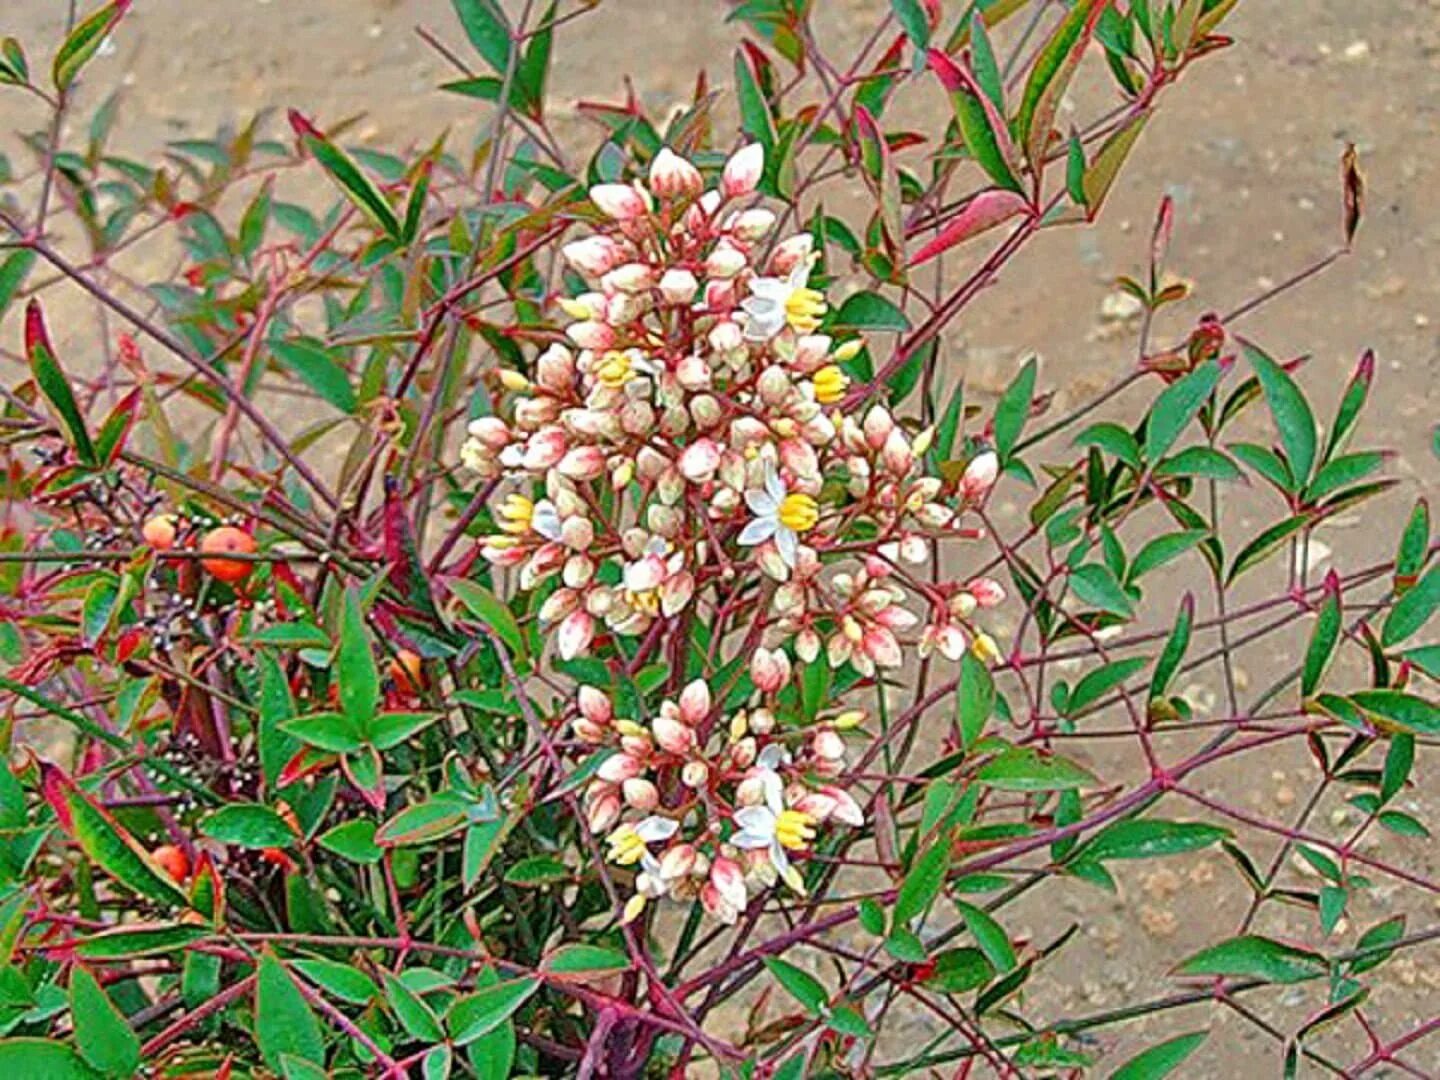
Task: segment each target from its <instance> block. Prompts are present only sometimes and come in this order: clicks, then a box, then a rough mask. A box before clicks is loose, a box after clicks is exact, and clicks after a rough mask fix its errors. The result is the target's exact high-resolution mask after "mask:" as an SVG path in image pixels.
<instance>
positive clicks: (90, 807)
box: [40, 762, 189, 907]
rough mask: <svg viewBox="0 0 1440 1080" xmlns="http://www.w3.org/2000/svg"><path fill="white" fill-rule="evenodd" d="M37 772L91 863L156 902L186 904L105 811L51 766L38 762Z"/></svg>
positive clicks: (160, 871) (45, 789) (168, 876)
mask: <svg viewBox="0 0 1440 1080" xmlns="http://www.w3.org/2000/svg"><path fill="white" fill-rule="evenodd" d="M40 771H41V777H42V785H43V787H44V792H45V798H46V800H47V801H48V802H49V803H50V805H51V807H52V808H54V810H55V814H56V816H57V817H58V818H59V819H60V823H61V825H62V826H63V827H64V828H65V830H66V832H68V833H69V834H70V835H71V836H72V837H73V838H74V840H75V842H76V843H77V844H79V845H80V850H81V851H83V852H84V853H85V854H86V856H87V857H89V858H90V860H91V861H92V862H94V863H95V864H96V865H97V866H99V867H100V868H101V869H102V870H104V871H105V872H106V873H107V874H109V875H110V876H111V877H113V878H115V879H116V880H117V881H119V882H120V883H121V884H122V885H124V886H126V887H127V888H129V889H133V890H134V891H135V892H137V893H139V894H140V895H141V896H146V897H149V898H150V899H151V900H154V901H156V902H157V903H160V904H166V905H173V906H178V907H188V906H189V901H188V899H187V898H186V896H185V893H184V892H182V891H181V890H180V888H179V887H178V886H176V884H175V882H174V880H173V879H172V878H171V877H170V875H169V874H167V873H166V872H165V871H164V870H163V869H161V867H160V865H159V864H158V863H156V862H155V860H154V859H152V858H151V857H150V853H149V852H148V851H146V850H145V848H144V847H142V846H141V845H140V843H139V842H138V841H137V840H136V839H135V838H134V837H133V836H131V835H130V833H129V832H127V831H126V830H125V829H124V828H123V827H122V826H121V825H120V824H119V822H117V821H116V820H115V819H114V818H113V817H112V816H111V815H110V813H109V812H108V811H107V810H105V809H103V808H102V807H101V806H100V805H99V804H97V803H96V802H95V801H94V800H92V799H91V798H90V797H89V796H88V795H86V794H85V793H84V792H83V791H81V790H80V788H79V787H78V786H77V785H76V784H75V782H74V781H73V780H71V779H70V777H68V776H66V775H65V774H64V773H63V772H62V771H61V770H60V769H58V768H56V767H55V766H53V765H50V764H48V763H46V762H42V763H41V765H40Z"/></svg>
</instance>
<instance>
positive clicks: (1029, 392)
mask: <svg viewBox="0 0 1440 1080" xmlns="http://www.w3.org/2000/svg"><path fill="white" fill-rule="evenodd" d="M1037 371H1038V362H1037V361H1036V358H1035V357H1033V356H1032V357H1030V359H1028V360H1026V361H1025V364H1024V366H1023V367H1022V368H1021V369H1020V371H1019V373H1018V374H1017V375H1016V376H1015V378H1014V380H1013V381H1012V382H1011V383H1010V385H1009V386H1008V387H1006V389H1005V393H1004V394H1002V395H1001V397H1000V401H999V402H998V403H997V404H996V406H995V451H996V453H998V454H999V455H1000V463H1001V465H1002V466H1003V465H1005V464H1006V463H1008V462H1009V460H1010V453H1011V451H1012V450H1014V448H1015V444H1016V442H1017V441H1018V440H1019V438H1020V432H1021V431H1022V430H1024V428H1025V421H1026V420H1027V419H1028V418H1029V416H1030V400H1031V398H1033V397H1034V396H1035V376H1036V373H1037Z"/></svg>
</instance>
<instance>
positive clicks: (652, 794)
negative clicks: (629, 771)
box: [620, 776, 660, 810]
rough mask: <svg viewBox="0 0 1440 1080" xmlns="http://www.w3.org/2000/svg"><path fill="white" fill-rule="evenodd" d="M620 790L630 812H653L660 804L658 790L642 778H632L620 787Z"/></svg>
mask: <svg viewBox="0 0 1440 1080" xmlns="http://www.w3.org/2000/svg"><path fill="white" fill-rule="evenodd" d="M620 790H621V792H623V793H624V795H625V804H626V805H627V806H629V807H630V808H631V809H632V810H654V809H655V807H656V806H658V805H659V804H660V789H659V788H657V787H656V786H655V785H654V784H653V783H651V782H650V781H649V780H646V779H645V778H644V777H643V776H632V777H631V778H630V779H629V780H626V781H625V782H624V783H623V784H621V785H620Z"/></svg>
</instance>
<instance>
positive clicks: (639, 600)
mask: <svg viewBox="0 0 1440 1080" xmlns="http://www.w3.org/2000/svg"><path fill="white" fill-rule="evenodd" d="M630 603H631V604H633V605H634V606H635V609H636V610H637V611H643V612H644V613H645V614H646V615H656V614H658V613H659V611H660V590H659V589H646V590H644V591H643V592H632V593H630Z"/></svg>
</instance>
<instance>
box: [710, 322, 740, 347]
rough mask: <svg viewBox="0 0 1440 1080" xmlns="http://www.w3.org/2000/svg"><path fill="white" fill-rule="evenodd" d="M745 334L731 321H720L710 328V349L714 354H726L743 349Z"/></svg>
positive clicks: (737, 324) (738, 325)
mask: <svg viewBox="0 0 1440 1080" xmlns="http://www.w3.org/2000/svg"><path fill="white" fill-rule="evenodd" d="M744 345H745V334H744V332H743V331H742V330H741V329H740V324H739V323H737V322H734V321H733V320H731V319H722V320H721V321H720V322H717V323H716V324H715V325H714V326H712V327H711V328H710V347H711V348H712V349H714V350H715V351H716V352H722V353H728V352H734V351H735V350H737V349H740V348H743V347H744Z"/></svg>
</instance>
